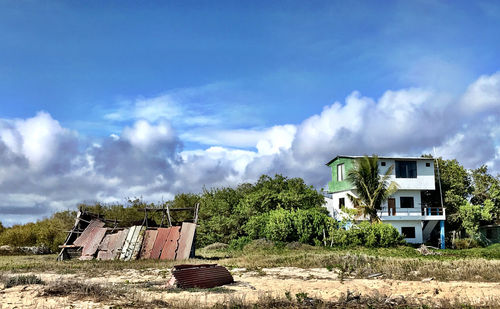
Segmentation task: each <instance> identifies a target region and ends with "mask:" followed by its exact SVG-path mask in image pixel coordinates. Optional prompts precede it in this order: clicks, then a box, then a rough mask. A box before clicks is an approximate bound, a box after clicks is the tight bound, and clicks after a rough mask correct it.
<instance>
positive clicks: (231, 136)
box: [0, 73, 500, 222]
mask: <svg viewBox="0 0 500 309" xmlns="http://www.w3.org/2000/svg"><path fill="white" fill-rule="evenodd" d="M499 78H500V77H499V73H496V74H494V75H491V76H481V77H480V78H479V79H478V80H477V81H475V82H474V83H472V84H471V85H470V86H469V88H468V89H467V90H466V91H465V92H464V93H465V94H464V95H463V96H462V97H455V98H451V97H450V96H449V95H443V94H441V93H437V92H436V91H429V90H426V89H419V88H409V89H400V90H391V91H387V92H385V93H384V94H383V95H382V96H381V97H380V98H378V99H374V98H369V97H363V96H362V95H361V94H360V93H359V92H356V91H355V92H353V93H351V94H350V95H349V96H347V97H346V99H345V101H344V102H334V103H333V104H331V105H329V106H326V107H324V109H323V110H322V111H321V113H319V114H317V115H313V116H311V117H309V118H307V119H304V121H302V122H301V123H299V124H296V125H291V124H288V125H277V126H272V127H268V128H259V129H224V128H218V129H217V127H215V128H214V127H211V128H210V129H205V127H203V128H199V127H198V128H197V129H196V130H191V131H189V132H184V133H182V134H181V135H180V138H179V136H177V134H176V131H175V130H174V127H175V122H169V121H168V120H166V119H165V118H166V117H165V116H162V117H161V118H155V117H154V112H153V110H150V109H148V108H145V111H142V117H141V118H142V119H137V120H135V121H134V122H133V123H132V124H131V125H129V126H125V127H124V129H123V130H122V132H121V133H120V134H112V135H110V136H109V137H108V138H105V139H104V140H99V141H97V140H88V139H79V137H78V135H77V134H75V133H74V132H71V131H69V130H67V129H65V128H63V127H61V125H60V124H59V122H57V121H56V120H54V119H53V118H52V117H51V116H50V115H49V114H48V113H45V112H40V113H38V114H37V115H36V116H34V117H32V118H28V119H24V120H23V119H14V120H12V119H0V158H1V159H2V160H0V201H4V202H2V203H0V214H2V216H3V217H5V215H6V214H7V215H9V216H10V214H13V213H15V214H18V215H22V214H24V216H25V217H24V218H28V217H29V218H32V217H33V214H36V216H37V217H40V216H43V215H46V214H48V213H50V212H52V211H54V210H59V209H62V208H63V207H72V206H74V205H75V204H76V203H77V202H78V201H93V200H99V201H104V202H117V201H118V202H119V201H123V200H124V199H125V198H126V197H137V196H142V197H143V198H144V199H146V200H148V201H158V200H160V199H161V198H162V197H163V198H166V199H169V198H171V197H173V196H174V194H176V193H178V192H199V191H200V190H201V189H202V188H203V187H207V188H210V187H218V186H230V185H236V184H239V183H242V182H251V181H255V180H256V179H257V178H258V177H259V176H260V175H261V174H263V173H266V174H274V173H283V174H285V175H288V176H291V177H303V178H304V179H305V180H306V182H307V183H309V184H312V185H315V186H316V187H322V186H323V185H324V184H325V183H326V182H327V181H328V179H329V177H330V173H329V169H328V167H326V166H324V164H325V163H326V162H327V161H328V160H329V159H331V158H332V157H333V156H335V155H338V154H372V153H378V154H381V155H391V154H399V155H420V154H422V153H429V152H432V147H433V146H436V148H437V154H438V155H442V156H444V157H445V158H457V159H458V160H459V161H460V162H461V163H463V164H464V165H465V166H466V167H468V168H474V167H477V166H479V165H481V164H484V163H488V164H490V169H491V170H492V172H494V173H495V172H499V171H500V155H499V154H500V140H499V134H498V133H499V132H500V125H499V121H498V120H499V119H498V118H499V115H498V113H497V112H496V111H497V110H498V108H497V105H498V102H499V100H500V93H498V92H497V87H498V85H497V80H498V79H499ZM154 102H156V101H154ZM464 102H467V104H468V105H467V106H470V109H469V110H468V112H467V113H463V112H461V111H460V108H459V107H461V106H463V105H462V104H464ZM155 104H157V105H159V106H162V104H163V103H161V104H160V103H158V102H156V103H155ZM137 106H140V105H137ZM166 110H167V108H166V107H165V109H164V111H166ZM184 112H185V111H181V113H184ZM174 113H175V111H174V110H172V112H171V114H174ZM137 115H139V112H138V113H137ZM134 117H135V116H134ZM147 118H149V120H148V119H147ZM134 119H135V118H134ZM186 140H187V141H198V142H200V143H203V144H206V145H208V147H207V148H206V149H196V150H189V151H182V141H186ZM97 143H98V144H97ZM16 220H17V219H16ZM18 220H19V222H20V221H23V220H24V219H18ZM2 221H3V220H2ZM9 222H13V221H12V220H10V221H9Z"/></svg>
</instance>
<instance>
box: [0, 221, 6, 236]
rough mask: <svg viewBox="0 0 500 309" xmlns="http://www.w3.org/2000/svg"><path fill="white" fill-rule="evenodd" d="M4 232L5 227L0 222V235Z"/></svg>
mask: <svg viewBox="0 0 500 309" xmlns="http://www.w3.org/2000/svg"><path fill="white" fill-rule="evenodd" d="M4 230H5V227H4V226H3V224H2V222H1V221H0V234H2V232H3V231H4Z"/></svg>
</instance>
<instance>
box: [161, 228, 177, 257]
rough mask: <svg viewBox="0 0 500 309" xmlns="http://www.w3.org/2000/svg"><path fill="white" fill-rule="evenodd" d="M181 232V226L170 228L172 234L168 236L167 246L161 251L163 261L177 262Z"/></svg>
mask: <svg viewBox="0 0 500 309" xmlns="http://www.w3.org/2000/svg"><path fill="white" fill-rule="evenodd" d="M180 231H181V227H180V226H172V227H171V228H170V233H169V234H168V237H167V240H166V241H165V245H164V246H163V249H162V251H161V255H160V259H161V260H175V255H176V253H177V247H178V246H179V237H180Z"/></svg>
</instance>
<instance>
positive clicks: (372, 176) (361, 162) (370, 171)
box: [347, 155, 398, 223]
mask: <svg viewBox="0 0 500 309" xmlns="http://www.w3.org/2000/svg"><path fill="white" fill-rule="evenodd" d="M393 169H394V165H391V166H390V167H389V168H388V169H387V171H386V172H385V174H384V175H383V176H380V175H379V169H378V157H377V156H376V155H373V156H372V157H368V156H364V157H362V158H360V159H357V160H356V163H355V164H354V168H353V169H352V170H350V171H349V173H348V174H347V179H348V180H349V181H350V182H351V183H352V184H353V185H354V186H355V188H356V194H357V195H358V196H354V195H352V194H348V196H349V200H351V202H352V203H353V205H354V207H355V208H357V209H358V210H359V212H360V215H364V216H367V217H369V219H370V222H372V223H373V222H380V218H379V217H378V214H377V211H378V210H380V209H381V207H382V203H383V202H385V201H386V200H387V199H388V198H389V196H391V194H393V193H394V192H396V191H397V189H398V185H397V184H396V183H395V182H394V181H392V182H390V183H389V178H390V175H391V173H392V171H393Z"/></svg>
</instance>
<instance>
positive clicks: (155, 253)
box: [150, 228, 170, 259]
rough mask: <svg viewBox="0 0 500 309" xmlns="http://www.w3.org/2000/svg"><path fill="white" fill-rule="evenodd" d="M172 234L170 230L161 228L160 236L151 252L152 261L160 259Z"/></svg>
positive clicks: (157, 237) (159, 230)
mask: <svg viewBox="0 0 500 309" xmlns="http://www.w3.org/2000/svg"><path fill="white" fill-rule="evenodd" d="M169 233H170V228H159V229H158V235H157V236H156V240H155V244H154V245H153V250H152V251H151V256H150V258H151V259H159V258H160V255H161V250H162V249H163V246H164V245H165V242H166V241H167V238H168V234H169Z"/></svg>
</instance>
